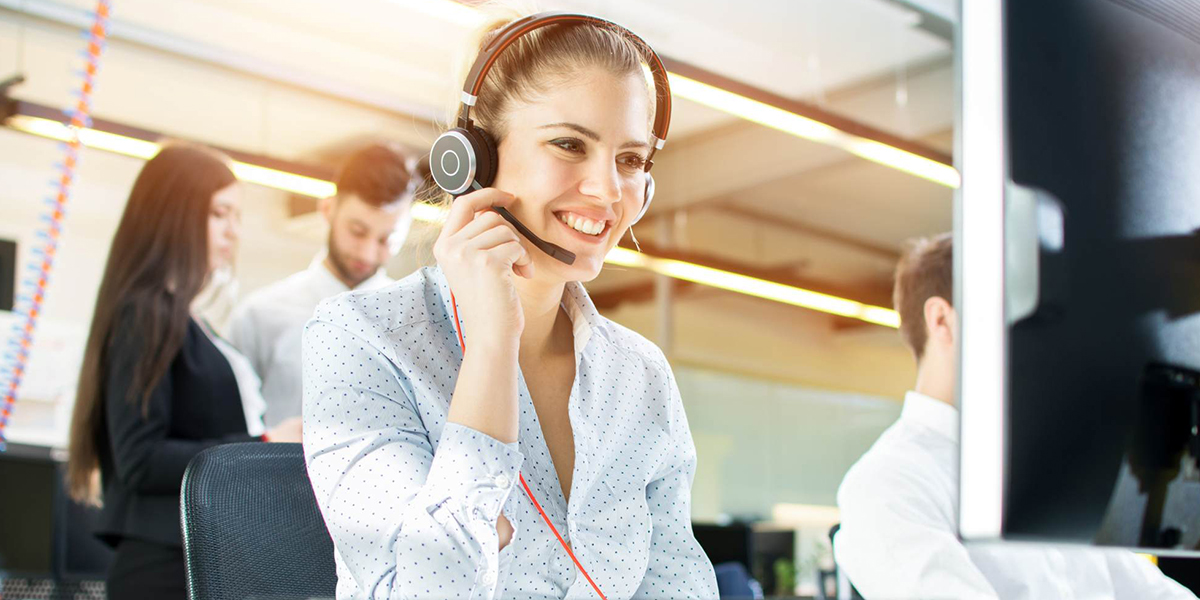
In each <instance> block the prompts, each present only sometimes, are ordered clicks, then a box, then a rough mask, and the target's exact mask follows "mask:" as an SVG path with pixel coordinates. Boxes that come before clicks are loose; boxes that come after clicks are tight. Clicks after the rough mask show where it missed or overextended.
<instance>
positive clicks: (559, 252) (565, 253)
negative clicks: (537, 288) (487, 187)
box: [492, 206, 575, 265]
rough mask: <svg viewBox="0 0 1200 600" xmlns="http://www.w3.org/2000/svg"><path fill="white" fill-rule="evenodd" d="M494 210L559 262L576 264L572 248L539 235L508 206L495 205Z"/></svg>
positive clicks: (539, 248)
mask: <svg viewBox="0 0 1200 600" xmlns="http://www.w3.org/2000/svg"><path fill="white" fill-rule="evenodd" d="M492 210H494V211H496V212H497V213H498V214H499V215H500V216H501V217H504V220H505V221H508V222H509V223H510V224H511V225H512V226H513V227H516V228H517V231H519V232H520V233H521V235H523V236H525V239H527V240H529V241H530V242H533V245H534V246H537V247H538V250H541V251H542V252H545V253H546V254H549V255H550V256H551V257H553V258H554V259H555V260H558V261H559V262H562V263H566V264H568V265H573V264H575V253H574V252H571V251H570V250H567V249H566V248H563V247H561V246H555V245H554V244H551V243H550V242H547V241H546V240H543V239H542V238H540V237H538V236H537V234H535V233H533V232H532V231H530V230H529V228H528V227H526V226H525V225H524V224H523V223H521V222H520V221H518V220H517V218H516V217H514V216H513V215H512V213H510V212H508V209H507V208H504V207H503V206H493V207H492Z"/></svg>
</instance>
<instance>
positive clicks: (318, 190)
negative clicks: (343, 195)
mask: <svg viewBox="0 0 1200 600" xmlns="http://www.w3.org/2000/svg"><path fill="white" fill-rule="evenodd" d="M6 124H7V125H8V126H9V127H12V128H13V129H16V130H18V131H24V132H25V133H32V134H33V135H38V136H42V137H45V138H50V139H53V140H58V141H60V142H67V141H70V140H71V128H70V126H68V125H65V124H63V123H60V122H58V121H55V120H53V119H43V118H41V117H31V116H28V115H14V116H12V117H9V119H8V120H7V121H6ZM79 142H80V143H81V144H83V145H84V146H87V147H88V148H95V149H96V150H105V151H108V152H113V153H116V154H122V155H124V156H131V157H133V158H140V159H142V160H149V159H151V158H153V157H154V155H156V154H158V151H159V149H160V146H159V144H157V143H155V142H150V141H147V140H142V139H138V138H134V137H129V136H125V135H119V134H115V133H109V132H107V131H100V130H98V129H89V128H81V129H80V130H79ZM230 169H231V170H232V171H233V174H234V176H236V177H237V178H238V179H240V180H242V181H245V182H247V183H254V184H258V185H261V186H265V187H269V188H275V189H277V190H283V191H285V192H293V193H296V194H301V195H304V196H311V197H313V198H325V197H328V196H332V195H334V194H335V193H337V186H336V185H334V183H333V182H332V181H325V180H323V179H317V178H315V177H307V176H304V175H297V174H296V173H289V172H287V171H280V170H279V169H270V168H267V167H260V166H258V165H252V164H250V163H244V162H241V161H236V160H235V161H231V164H230Z"/></svg>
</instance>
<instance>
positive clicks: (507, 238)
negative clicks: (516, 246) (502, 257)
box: [461, 225, 521, 250]
mask: <svg viewBox="0 0 1200 600" xmlns="http://www.w3.org/2000/svg"><path fill="white" fill-rule="evenodd" d="M461 233H463V234H465V233H466V231H465V230H464V231H462V232H461ZM519 241H521V240H520V238H518V237H517V232H515V231H513V230H512V229H511V228H509V227H505V226H502V225H496V226H494V227H491V228H490V229H486V230H484V231H483V232H482V233H480V234H478V235H475V236H474V237H471V238H470V239H467V240H465V241H464V248H465V249H466V250H490V249H492V248H495V247H496V246H499V245H500V244H505V243H508V242H519Z"/></svg>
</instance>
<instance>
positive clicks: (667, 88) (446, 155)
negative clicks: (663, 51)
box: [429, 12, 671, 265]
mask: <svg viewBox="0 0 1200 600" xmlns="http://www.w3.org/2000/svg"><path fill="white" fill-rule="evenodd" d="M548 25H588V26H592V27H604V28H609V29H612V30H615V31H616V32H618V33H620V34H621V35H624V36H627V37H628V38H630V39H632V40H633V41H634V42H635V43H636V44H637V45H638V46H639V47H640V49H641V50H642V54H643V57H644V58H645V59H646V62H647V63H648V64H649V67H650V73H651V75H652V76H653V77H654V91H655V104H654V128H653V133H652V135H651V137H652V139H651V144H650V152H649V153H648V156H647V157H646V165H645V167H644V171H645V173H646V192H645V197H646V200H645V202H643V203H642V210H641V211H640V212H639V213H638V215H637V217H636V218H634V220H633V223H637V222H638V221H640V220H641V218H642V217H643V216H644V215H645V214H646V210H647V209H649V208H650V201H651V200H653V199H654V177H653V176H651V175H650V167H653V166H654V160H653V158H654V153H655V152H657V151H659V150H661V149H662V147H663V146H664V145H665V144H666V142H667V129H668V128H670V125H671V85H670V82H669V81H668V80H667V69H666V67H664V66H663V63H662V59H660V58H659V57H658V54H657V53H655V52H654V49H653V48H651V47H650V45H649V44H647V43H646V42H645V40H643V39H642V38H640V37H638V36H637V34H635V33H633V32H632V31H629V30H628V29H625V28H624V27H621V26H620V25H617V24H616V23H613V22H611V21H607V20H605V19H601V18H599V17H593V16H591V15H583V14H575V13H556V12H548V13H538V14H535V15H531V16H528V17H525V18H523V19H520V20H517V21H513V22H512V23H510V24H509V25H508V26H506V27H505V28H504V29H501V30H500V31H499V32H498V33H497V34H496V36H495V37H494V38H493V39H492V41H491V42H489V43H488V44H487V45H486V46H485V47H484V48H483V50H481V51H480V53H479V56H478V57H476V58H475V64H474V65H472V66H471V71H470V72H469V73H468V74H467V80H466V82H465V83H464V84H463V91H462V106H461V107H459V110H458V120H457V127H455V128H453V129H451V130H449V131H447V132H445V133H443V134H442V135H440V136H438V139H437V141H435V142H434V143H433V147H432V148H431V149H430V151H429V171H430V173H431V174H432V175H433V180H434V181H435V182H436V183H437V185H438V187H440V188H441V189H442V190H444V191H446V192H447V193H449V194H450V195H451V196H454V197H458V196H460V195H462V194H465V193H467V192H468V191H470V190H478V189H482V188H485V187H488V186H490V185H492V181H494V180H495V178H496V168H497V165H499V162H500V161H499V156H498V155H497V152H496V140H495V138H493V137H492V135H491V134H490V133H488V132H487V131H486V130H484V129H483V128H481V127H476V126H475V124H474V123H473V122H472V121H471V107H472V106H475V102H476V101H477V100H478V99H479V97H478V94H479V88H480V87H481V86H482V85H483V78H484V76H485V75H487V72H488V71H489V70H491V68H492V65H493V64H495V62H496V58H497V57H499V56H500V53H501V52H504V49H505V48H508V47H509V46H511V45H512V44H513V43H514V42H516V41H517V40H518V39H520V37H521V36H523V35H525V34H527V33H529V32H531V31H534V30H536V29H540V28H542V27H546V26H548ZM492 210H495V211H496V212H497V213H499V214H500V216H501V217H504V220H506V221H508V222H509V223H510V224H512V226H513V227H514V228H516V230H517V231H518V232H520V233H521V235H523V236H525V237H526V238H527V239H529V241H530V242H532V243H533V245H534V246H537V247H538V248H539V249H540V250H541V251H543V252H545V253H546V254H549V255H550V256H552V257H554V258H555V259H558V260H559V261H561V262H564V263H566V264H568V265H569V264H573V263H574V262H575V255H574V254H573V253H572V252H570V251H568V250H566V249H565V248H562V247H560V246H556V245H554V244H551V243H550V242H547V241H545V240H543V239H541V238H539V237H538V236H537V235H535V234H534V233H533V232H532V231H530V230H529V228H528V227H526V226H525V225H524V224H522V223H521V222H520V221H518V220H517V218H516V217H514V216H513V215H512V213H510V212H509V211H508V210H507V209H505V208H503V207H494V208H493V209H492Z"/></svg>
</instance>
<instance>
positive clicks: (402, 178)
mask: <svg viewBox="0 0 1200 600" xmlns="http://www.w3.org/2000/svg"><path fill="white" fill-rule="evenodd" d="M414 163H415V161H410V160H409V159H408V157H407V156H405V154H404V152H403V151H401V150H400V149H399V148H397V147H395V146H392V145H389V144H373V145H371V146H368V147H366V148H363V149H362V150H359V151H358V152H355V153H354V154H353V155H351V156H350V159H349V160H347V161H346V164H345V166H343V167H342V172H341V173H340V174H338V178H337V195H338V197H339V198H341V197H345V196H349V195H354V196H357V197H358V198H359V199H360V200H362V201H363V202H366V203H367V204H370V205H371V206H374V207H376V208H386V207H389V206H392V205H393V204H396V203H397V202H402V201H405V202H411V201H412V193H411V192H412V190H413V189H414V188H415V187H416V186H415V185H413V184H414V183H415V182H414V181H413V178H414V174H413V166H415V164H414Z"/></svg>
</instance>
